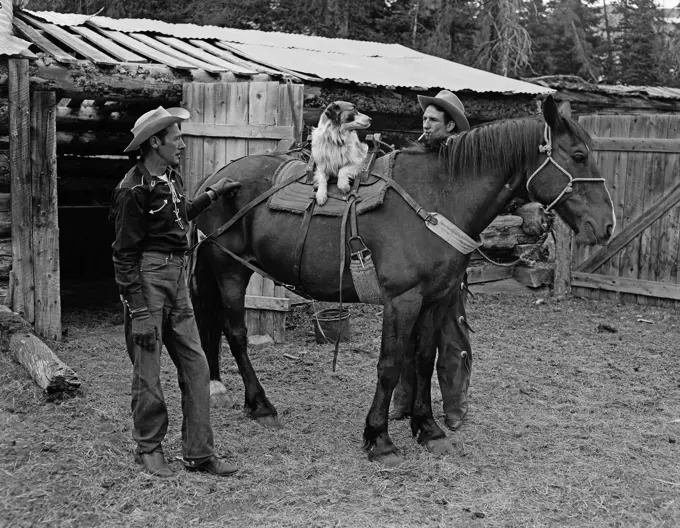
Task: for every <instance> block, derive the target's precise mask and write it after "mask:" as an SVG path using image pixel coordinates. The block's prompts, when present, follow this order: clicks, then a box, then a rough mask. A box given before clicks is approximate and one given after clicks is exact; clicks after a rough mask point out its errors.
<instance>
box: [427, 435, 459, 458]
mask: <svg viewBox="0 0 680 528" xmlns="http://www.w3.org/2000/svg"><path fill="white" fill-rule="evenodd" d="M425 447H426V448H427V450H428V451H429V452H430V453H432V454H433V455H435V456H445V455H453V454H455V452H456V450H455V448H454V447H453V444H452V443H451V441H450V440H449V439H448V438H446V437H444V438H436V439H434V440H428V441H427V442H425Z"/></svg>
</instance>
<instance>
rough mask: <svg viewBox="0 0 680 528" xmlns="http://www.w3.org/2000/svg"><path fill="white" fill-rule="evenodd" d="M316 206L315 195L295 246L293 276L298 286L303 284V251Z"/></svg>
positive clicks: (306, 210)
mask: <svg viewBox="0 0 680 528" xmlns="http://www.w3.org/2000/svg"><path fill="white" fill-rule="evenodd" d="M315 206H316V199H315V198H314V195H312V196H311V198H310V200H309V204H308V205H307V208H306V209H305V215H304V216H303V217H302V224H300V231H299V232H298V239H297V243H296V244H295V251H294V252H293V276H294V277H295V278H296V280H297V283H298V284H302V277H301V276H300V270H301V269H302V251H303V249H304V247H305V240H306V239H307V233H308V232H309V224H310V223H311V222H312V216H313V215H314V207H315Z"/></svg>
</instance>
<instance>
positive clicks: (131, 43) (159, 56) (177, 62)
mask: <svg viewBox="0 0 680 528" xmlns="http://www.w3.org/2000/svg"><path fill="white" fill-rule="evenodd" d="M100 31H101V32H102V33H103V34H104V35H105V36H106V37H108V38H110V39H111V40H114V41H115V42H117V43H118V44H120V45H121V46H123V47H125V48H129V49H131V50H132V51H134V52H135V53H137V54H139V55H141V56H143V57H146V58H147V59H151V60H152V61H153V62H158V63H160V64H165V65H166V66H170V67H171V68H177V69H181V70H187V69H191V68H195V66H194V65H193V64H191V63H189V62H187V61H185V60H181V59H177V58H174V57H171V56H168V55H166V54H164V53H161V52H160V51H158V50H157V49H156V48H153V47H151V46H147V45H146V44H145V43H143V42H141V41H139V40H138V39H134V38H132V37H131V36H129V35H127V34H125V33H121V32H119V31H111V30H108V29H100Z"/></svg>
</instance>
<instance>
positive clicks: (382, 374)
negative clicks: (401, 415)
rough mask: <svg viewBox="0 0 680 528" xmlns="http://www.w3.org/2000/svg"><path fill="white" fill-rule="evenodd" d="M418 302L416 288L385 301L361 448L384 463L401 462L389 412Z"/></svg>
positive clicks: (369, 455)
mask: <svg viewBox="0 0 680 528" xmlns="http://www.w3.org/2000/svg"><path fill="white" fill-rule="evenodd" d="M421 304H422V296H421V295H420V293H419V292H418V291H416V290H415V289H413V290H409V291H408V292H406V293H403V294H401V295H399V296H397V297H394V298H388V299H387V301H386V302H385V306H384V311H383V331H382V343H381V345H380V359H379V360H378V382H377V384H376V388H375V396H374V397H373V403H372V404H371V408H370V409H369V411H368V415H367V416H366V427H365V428H364V447H365V448H366V450H367V451H368V459H369V460H371V461H380V462H382V463H384V464H386V465H398V464H401V463H402V462H403V459H402V458H401V457H400V456H399V455H398V454H397V448H396V447H395V445H394V443H393V442H392V439H391V438H390V436H389V433H388V431H387V423H388V412H389V408H390V400H391V398H392V391H393V390H394V387H395V385H396V384H397V381H398V380H399V375H400V374H401V370H402V366H403V361H404V355H405V352H406V351H407V348H408V346H409V342H410V341H409V340H410V337H411V333H412V331H413V326H414V325H415V322H416V319H417V317H418V313H419V312H420V307H421Z"/></svg>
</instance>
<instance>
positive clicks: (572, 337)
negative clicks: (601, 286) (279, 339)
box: [0, 291, 680, 528]
mask: <svg viewBox="0 0 680 528" xmlns="http://www.w3.org/2000/svg"><path fill="white" fill-rule="evenodd" d="M91 293H92V295H91V296H89V297H86V300H87V302H85V301H84V300H83V298H82V297H78V296H73V297H74V298H76V297H78V298H79V302H75V301H74V299H71V301H69V302H67V301H66V300H65V302H64V327H65V330H66V334H65V338H64V340H63V342H61V343H50V345H51V346H52V347H53V349H54V350H55V351H56V353H57V354H58V355H59V357H60V358H61V359H62V360H63V361H65V362H66V363H67V364H68V365H69V366H70V367H72V368H73V369H74V370H75V371H76V372H77V373H78V375H79V376H80V378H81V379H82V381H83V390H82V395H81V396H79V397H77V398H75V399H70V400H67V401H64V402H62V403H49V402H46V401H45V399H44V397H43V395H42V394H41V393H40V391H39V390H38V389H37V388H36V386H35V385H34V384H33V382H32V381H31V380H30V379H29V378H28V376H27V374H26V373H25V372H24V371H23V369H22V368H21V367H19V366H18V365H16V364H15V363H14V362H13V361H12V360H11V359H10V358H9V357H8V355H7V353H6V352H5V351H0V526H7V527H28V526H31V527H34V526H35V527H42V526H45V527H47V526H49V527H89V526H93V527H94V526H97V527H100V526H106V527H123V526H126V527H127V526H133V527H136V526H140V527H141V526H144V527H171V528H173V527H185V526H199V525H200V526H202V527H213V526H214V527H217V526H239V527H241V526H255V527H265V526H266V527H269V526H271V527H283V526H291V527H293V526H311V527H363V526H366V527H368V526H371V527H376V526H377V527H383V526H385V527H388V526H395V527H396V526H399V527H409V526H413V527H416V526H418V527H421V526H428V527H429V526H442V527H452V526H456V527H466V526H479V527H482V526H483V527H487V526H494V527H495V526H503V527H515V526H516V527H531V526H578V527H591V526H592V527H601V526H625V527H627V526H640V527H642V526H644V527H649V526H667V527H675V526H680V499H679V498H678V497H680V463H679V462H678V459H679V456H678V455H679V454H680V451H679V450H680V444H679V443H678V442H680V368H679V367H678V359H679V356H680V354H679V353H678V348H677V346H678V345H677V344H678V342H680V318H679V314H678V313H677V312H672V311H665V310H662V309H658V308H649V307H641V306H631V305H617V304H614V303H610V302H597V301H588V300H583V299H568V300H561V301H560V300H557V299H554V298H551V297H550V296H547V295H546V296H542V297H541V296H538V297H537V296H535V295H534V296H532V295H529V296H516V295H514V296H509V295H500V294H478V295H477V296H476V297H475V298H474V299H472V300H471V301H470V304H469V308H468V311H469V319H470V322H471V324H472V327H473V329H474V330H475V333H474V334H473V336H472V343H473V354H474V365H473V373H472V383H471V388H470V397H471V406H472V407H471V415H470V417H469V419H468V421H467V422H466V424H465V425H464V427H463V428H462V429H461V430H460V431H458V432H456V433H450V435H449V436H450V438H451V439H452V441H453V442H454V444H455V447H456V454H455V455H450V456H446V457H441V458H439V457H435V456H433V455H431V454H429V453H428V452H426V451H425V450H424V449H423V448H422V447H421V446H419V445H418V444H417V443H416V442H415V440H414V439H413V438H412V437H411V435H410V430H409V427H408V423H407V422H391V423H390V427H391V429H390V430H391V434H392V437H393V440H394V441H395V443H396V444H397V446H398V447H399V448H400V450H401V452H402V453H403V454H404V456H405V457H406V459H407V462H406V463H405V464H404V465H403V466H401V467H399V468H396V469H386V468H384V467H381V466H380V465H378V464H374V463H370V462H368V461H367V458H366V455H365V453H364V452H363V451H362V449H361V433H362V430H363V422H364V419H365V415H366V412H367V410H368V407H369V405H370V401H371V399H372V396H373V392H374V388H375V378H376V376H375V365H376V357H377V353H378V349H379V337H380V322H381V316H380V310H379V309H378V308H376V307H364V306H353V307H352V308H351V313H352V317H351V328H352V341H351V343H350V344H346V345H344V346H343V347H342V348H341V351H340V356H339V362H338V370H337V371H336V372H335V373H334V372H332V370H331V360H332V346H330V345H317V344H316V343H315V342H314V338H313V330H312V323H311V318H310V309H309V308H298V309H296V310H295V312H294V313H292V314H291V316H290V317H289V332H288V338H289V341H288V343H286V344H281V345H273V344H270V345H263V346H259V347H252V348H251V357H252V360H253V363H254V366H255V368H256V370H257V372H258V373H259V375H260V379H261V381H262V383H263V385H264V386H265V388H266V390H267V393H268V396H269V398H270V400H271V401H272V402H273V403H274V405H276V406H277V408H278V411H279V415H280V417H281V419H282V421H283V423H284V427H283V429H281V430H269V429H265V428H263V427H261V426H259V425H258V424H256V423H255V422H253V421H251V420H250V419H248V418H246V417H245V416H244V415H243V413H242V411H241V410H240V408H231V409H219V410H214V411H213V426H214V430H215V436H216V442H217V447H218V450H219V452H220V453H221V454H223V455H225V456H228V457H230V458H232V459H234V460H236V461H237V462H238V464H239V465H240V468H241V469H240V472H239V473H238V474H237V475H236V476H234V477H231V478H226V479H225V478H223V479H219V478H217V477H209V476H201V475H196V474H193V473H187V472H186V471H184V470H183V469H182V466H181V463H180V462H179V461H178V460H177V459H176V457H177V456H179V455H180V454H181V451H180V419H181V418H180V412H179V391H178V389H177V382H176V375H175V371H174V367H173V366H172V363H171V362H170V361H169V360H168V358H167V355H165V356H164V357H165V360H164V364H163V373H164V391H165V395H166V399H167V401H168V405H169V409H170V415H171V422H170V431H169V433H168V436H167V439H166V442H165V451H166V455H167V456H168V457H169V459H170V460H171V466H172V467H173V469H175V470H176V476H175V477H173V478H171V479H167V480H159V479H156V478H153V477H149V476H147V475H145V474H144V473H142V472H141V471H140V467H139V466H137V465H136V464H135V463H134V462H133V456H132V453H133V448H134V445H133V443H132V440H131V438H130V426H131V419H130V402H129V398H130V389H129V386H130V370H131V369H130V364H129V360H128V358H127V355H126V352H125V349H124V345H123V330H122V326H121V322H122V319H121V315H120V310H119V307H118V304H117V303H116V302H115V301H111V302H109V301H108V300H107V299H105V298H104V297H106V296H102V295H99V294H98V292H96V291H94V292H91ZM222 372H223V377H224V380H225V382H226V383H227V385H228V387H229V388H230V390H231V392H232V394H233V396H234V398H235V399H236V400H237V401H238V402H241V401H242V397H243V386H242V382H241V379H240V376H239V374H238V371H237V369H236V367H235V365H234V362H233V360H232V358H231V356H230V355H229V354H228V353H227V354H223V358H222ZM433 399H434V405H435V412H436V414H437V415H439V414H440V412H441V399H440V395H439V389H438V387H437V386H436V384H435V386H434V388H433Z"/></svg>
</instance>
